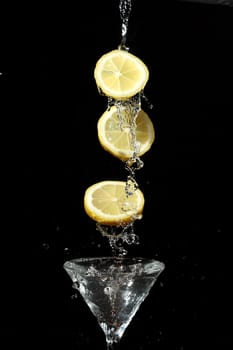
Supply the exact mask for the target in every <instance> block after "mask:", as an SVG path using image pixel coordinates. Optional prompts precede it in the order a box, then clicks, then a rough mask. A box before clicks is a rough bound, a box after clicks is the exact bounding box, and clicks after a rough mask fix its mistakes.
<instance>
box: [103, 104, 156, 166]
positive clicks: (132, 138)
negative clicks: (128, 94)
mask: <svg viewBox="0 0 233 350" xmlns="http://www.w3.org/2000/svg"><path fill="white" fill-rule="evenodd" d="M120 113H121V114H120V117H119V116H118V111H117V107H116V106H112V107H111V108H110V110H107V111H106V112H104V114H103V115H102V116H101V117H100V119H99V120H98V123H97V131H98V138H99V142H100V144H101V146H102V147H103V148H104V149H105V150H106V151H107V152H109V153H111V154H112V155H113V156H115V157H117V158H119V159H121V160H123V161H126V160H128V159H129V158H131V157H133V155H134V152H135V151H136V154H137V156H139V157H140V156H142V155H143V154H144V153H146V152H147V151H148V150H149V149H150V148H151V145H152V144H153V142H154V139H155V131H154V126H153V123H152V121H151V120H150V118H149V117H148V115H147V114H146V113H145V112H144V111H143V110H140V111H139V113H138V115H137V118H136V125H135V135H134V134H132V131H131V130H130V128H132V127H133V126H132V125H130V123H132V121H130V120H129V115H128V114H127V110H126V112H125V113H124V109H123V110H122V111H121V112H120ZM124 119H125V120H124ZM134 143H135V144H134Z"/></svg>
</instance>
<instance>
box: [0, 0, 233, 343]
mask: <svg viewBox="0 0 233 350" xmlns="http://www.w3.org/2000/svg"><path fill="white" fill-rule="evenodd" d="M116 3H117V2H116V1H107V0H105V1H104V0H100V1H98V2H92V3H89V2H82V3H78V4H76V5H74V4H73V5H68V4H56V6H55V7H53V8H48V5H42V4H40V5H38V7H37V8H35V9H30V12H29V13H30V15H28V16H26V17H27V18H26V20H25V21H26V24H27V25H26V26H25V28H23V29H21V31H20V35H19V33H18V36H19V39H18V40H17V44H18V45H17V48H16V47H14V48H15V50H14V51H15V54H14V57H15V60H14V62H15V64H16V72H17V74H16V75H15V76H13V80H12V90H13V91H12V93H11V98H9V102H10V103H9V104H8V106H11V109H12V107H13V111H12V114H13V115H12V118H10V124H11V125H10V130H12V129H16V130H15V131H16V135H17V137H15V138H13V139H14V140H13V141H12V142H10V144H11V146H13V147H12V148H13V149H14V154H17V158H18V162H17V165H16V163H14V160H13V158H11V156H10V155H9V157H8V151H9V147H7V148H5V149H4V150H5V151H4V153H5V154H7V158H8V162H9V163H11V165H12V164H13V168H14V169H13V170H12V172H11V175H12V178H13V180H12V181H9V182H10V185H9V186H6V187H7V189H8V188H12V187H13V184H14V185H15V184H16V187H17V190H19V192H20V193H19V194H18V193H17V195H15V193H16V192H15V193H14V195H13V196H12V197H10V195H9V194H8V199H9V197H10V206H9V207H10V211H11V214H12V213H13V209H16V212H17V214H20V218H21V219H22V220H20V221H18V219H16V216H15V214H12V215H11V217H10V220H9V221H8V227H10V224H11V223H12V222H13V223H15V224H16V226H17V227H16V229H14V230H10V232H9V234H4V235H3V236H4V237H3V239H4V243H3V245H2V256H3V263H2V268H3V271H4V277H2V281H1V282H2V287H1V289H2V297H1V304H2V306H1V310H2V311H1V333H2V334H3V335H4V336H3V337H2V339H3V341H4V343H6V344H7V346H8V347H9V346H10V344H11V342H13V343H15V344H23V346H24V348H25V347H28V348H30V349H35V348H37V347H38V348H42V349H57V348H58V347H59V348H62V349H66V350H74V349H83V350H84V349H93V348H94V347H97V345H98V348H104V346H105V340H104V335H103V333H102V331H101V329H100V328H99V326H98V325H97V322H96V320H95V319H94V317H93V316H92V314H91V313H90V312H89V310H88V308H87V307H86V305H85V303H84V302H83V301H82V300H81V298H80V297H79V295H77V294H76V293H75V291H73V290H72V287H71V282H70V279H69V277H68V276H67V275H66V273H65V271H64V270H63V268H62V266H63V263H64V262H65V261H66V260H70V259H71V258H76V257H82V256H96V255H97V256H99V255H108V254H110V249H109V247H108V244H107V242H106V240H105V239H104V238H102V237H101V235H100V234H99V233H98V232H97V231H96V230H95V224H94V223H93V222H92V221H91V220H90V219H89V218H88V217H87V216H86V214H85V213H84V209H83V202H82V200H83V194H84V191H85V189H86V188H87V187H88V186H89V185H91V184H93V183H94V182H97V181H101V180H104V179H118V178H119V179H124V178H125V175H126V172H125V170H124V167H123V165H122V164H121V162H120V161H119V160H117V159H115V158H113V157H112V156H111V155H109V154H108V153H106V152H105V151H104V150H103V149H102V148H101V147H100V145H99V143H98V139H97V133H96V123H97V120H98V119H99V117H100V115H101V114H102V113H103V111H104V110H105V109H106V106H107V100H106V99H105V97H103V96H100V95H98V92H97V89H96V86H95V81H94V78H93V69H94V66H95V63H96V61H97V59H98V58H99V57H100V56H101V55H102V54H103V53H105V52H107V51H109V50H111V49H114V48H116V47H117V46H118V44H119V42H120V18H119V12H118V8H117V5H116ZM22 22H23V20H22ZM232 27H233V13H232V9H231V8H230V7H225V6H220V7H218V6H209V5H206V4H195V3H191V2H186V3H185V2H180V1H179V2H178V1H177V2H174V1H168V2H166V4H165V2H164V1H158V2H156V3H155V4H154V2H151V1H148V0H147V1H139V0H138V1H134V2H133V8H132V13H131V17H130V22H129V35H128V46H129V47H130V52H132V53H134V54H136V55H137V56H139V57H140V58H141V59H142V60H143V61H144V62H145V63H146V64H147V65H148V67H149V69H150V80H149V82H148V84H147V86H146V89H145V94H146V96H147V97H148V99H149V100H150V102H151V103H152V104H153V105H154V108H153V109H152V110H149V109H148V108H147V106H146V104H144V108H145V109H146V110H147V112H148V114H149V115H150V117H151V119H152V120H153V122H154V125H155V130H156V135H157V136H156V141H155V143H154V145H153V147H152V149H151V150H150V151H149V152H148V153H147V154H146V155H145V156H144V157H143V160H144V162H145V166H144V168H143V169H142V170H140V171H139V172H138V174H137V180H138V182H139V184H140V187H141V189H142V190H143V192H144V194H145V199H146V205H145V209H144V216H143V219H142V220H141V221H140V222H138V223H136V225H135V230H136V232H137V234H138V235H139V236H140V245H139V246H136V247H132V248H130V249H129V251H130V255H142V256H148V257H153V258H157V259H158V260H161V261H163V262H164V263H165V264H166V269H165V270H164V272H163V274H161V276H160V280H159V282H158V284H157V285H156V286H155V287H154V289H153V290H152V291H151V293H150V296H148V298H147V300H146V301H145V303H144V304H143V305H142V307H141V310H140V311H139V312H138V314H137V315H136V316H135V318H134V320H133V321H132V323H131V325H130V326H129V328H128V330H127V331H126V333H125V336H124V338H123V339H122V342H121V347H120V348H121V349H122V350H123V349H129V348H130V349H131V348H133V349H135V350H136V349H138V350H139V349H140V350H141V349H147V350H149V349H157V350H161V349H169V350H192V349H195V350H196V349H198V350H200V349H212V348H213V346H217V347H218V349H228V348H229V347H230V345H232V342H233V340H232V331H231V323H230V319H231V315H232V303H231V298H232V293H231V287H230V284H231V282H230V279H231V264H232V262H231V250H232V249H231V243H230V241H231V238H230V235H231V224H230V212H231V209H230V205H229V200H230V201H231V195H230V187H231V178H232V177H231V170H230V169H231V162H232V161H231V159H232V153H231V147H230V144H231V142H230V141H231V137H232V135H231V127H230V125H231V120H232V115H233V113H232V111H233V108H232V96H233V91H232V78H233V70H232V62H233V55H232V44H233V39H232V29H233V28H232ZM18 28H19V27H18ZM21 32H22V33H21ZM0 71H1V70H0ZM16 76H17V77H16ZM14 77H15V79H14ZM1 83H2V81H1ZM5 91H6V90H5ZM13 120H14V121H13ZM9 154H10V153H9ZM18 163H19V165H18ZM4 184H5V183H4ZM15 197H16V198H15ZM4 232H5V231H4ZM5 239H6V243H5ZM2 276H3V275H2Z"/></svg>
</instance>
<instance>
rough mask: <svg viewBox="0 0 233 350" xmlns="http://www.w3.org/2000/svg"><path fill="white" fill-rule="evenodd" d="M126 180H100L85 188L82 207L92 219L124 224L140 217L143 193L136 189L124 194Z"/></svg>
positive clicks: (101, 222) (112, 224) (107, 223)
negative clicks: (130, 193) (128, 194)
mask: <svg viewBox="0 0 233 350" xmlns="http://www.w3.org/2000/svg"><path fill="white" fill-rule="evenodd" d="M125 188H126V182H124V181H101V182H98V183H96V184H94V185H92V186H90V187H88V188H87V190H86V192H85V194H84V209H85V211H86V213H87V215H88V216H89V217H90V218H91V219H93V220H94V221H96V222H98V223H100V224H103V225H110V226H117V225H124V224H127V223H130V222H132V221H134V220H135V219H140V218H141V216H142V211H143V208H144V195H143V193H142V192H141V191H140V190H139V189H136V190H135V191H134V193H133V194H132V195H130V196H127V195H126V191H125Z"/></svg>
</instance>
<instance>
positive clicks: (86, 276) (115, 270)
mask: <svg viewBox="0 0 233 350" xmlns="http://www.w3.org/2000/svg"><path fill="white" fill-rule="evenodd" d="M64 268H65V270H66V271H67V273H68V274H69V276H70V277H71V279H72V281H73V283H74V287H75V288H77V289H78V290H79V292H80V294H81V295H82V297H83V299H84V300H85V302H86V303H87V305H88V306H89V308H90V309H91V311H92V312H93V314H94V315H95V317H96V318H97V320H98V323H99V325H100V326H101V328H102V329H103V331H104V333H105V336H106V341H107V344H108V345H111V344H113V343H114V342H118V341H119V340H120V339H121V337H122V335H123V333H124V331H125V329H126V328H127V326H128V325H129V323H130V321H131V320H132V318H133V316H134V315H135V313H136V312H137V310H138V308H139V306H140V305H141V303H142V302H143V300H144V299H145V298H146V296H147V295H148V293H149V291H150V289H151V287H152V286H153V284H154V283H155V281H156V279H157V277H158V276H159V274H160V273H161V272H162V271H163V269H164V264H163V263H161V262H159V261H156V260H153V259H145V258H115V257H99V258H81V259H74V260H71V261H67V262H66V263H65V264H64Z"/></svg>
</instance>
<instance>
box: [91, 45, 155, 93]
mask: <svg viewBox="0 0 233 350" xmlns="http://www.w3.org/2000/svg"><path fill="white" fill-rule="evenodd" d="M94 77H95V81H96V84H97V86H98V87H99V88H100V89H101V91H102V92H103V93H104V94H105V95H107V96H110V97H112V98H114V99H126V98H130V97H132V96H134V95H136V94H137V93H138V92H140V91H141V90H143V88H144V87H145V85H146V83H147V81H148V79H149V71H148V68H147V66H146V65H145V64H144V63H143V62H142V61H141V60H140V59H139V58H138V57H136V56H135V55H133V54H131V53H129V52H128V51H124V50H113V51H110V52H108V53H106V54H104V55H103V56H102V57H100V59H99V60H98V61H97V63H96V66H95V70H94Z"/></svg>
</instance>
